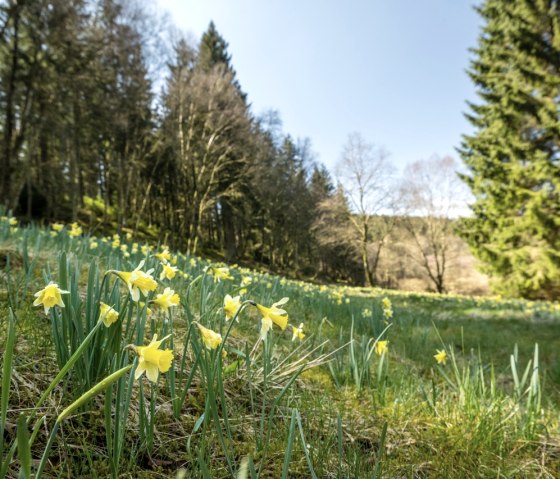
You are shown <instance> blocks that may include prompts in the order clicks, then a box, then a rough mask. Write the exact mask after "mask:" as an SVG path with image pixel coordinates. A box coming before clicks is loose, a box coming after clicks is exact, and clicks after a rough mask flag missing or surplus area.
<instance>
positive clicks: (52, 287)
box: [33, 281, 69, 314]
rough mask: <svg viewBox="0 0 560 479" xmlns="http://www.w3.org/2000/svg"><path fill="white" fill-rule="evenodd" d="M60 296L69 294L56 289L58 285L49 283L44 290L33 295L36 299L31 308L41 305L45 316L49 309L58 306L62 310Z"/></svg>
mask: <svg viewBox="0 0 560 479" xmlns="http://www.w3.org/2000/svg"><path fill="white" fill-rule="evenodd" d="M62 294H69V291H64V290H62V289H60V288H59V287H58V284H56V283H55V282H53V281H51V282H50V283H49V284H48V285H47V286H46V287H45V289H42V290H41V291H38V292H37V293H35V297H36V298H37V299H36V300H35V301H33V306H39V305H40V304H42V305H43V307H44V308H45V314H48V312H49V309H51V308H52V307H54V306H60V307H61V308H64V302H63V301H62V296H61V295H62Z"/></svg>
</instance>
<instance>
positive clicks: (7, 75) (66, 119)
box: [0, 0, 448, 290]
mask: <svg viewBox="0 0 560 479" xmlns="http://www.w3.org/2000/svg"><path fill="white" fill-rule="evenodd" d="M154 15H156V14H155V13H154V12H148V11H147V10H146V6H143V5H141V4H139V3H135V2H133V1H126V0H120V1H118V0H103V1H93V0H92V1H81V0H79V1H78V0H75V1H67V0H64V1H63V0H59V1H50V0H49V1H27V2H26V1H22V2H4V3H3V5H2V9H1V25H2V30H1V35H2V43H1V46H0V48H1V50H0V55H1V56H0V60H1V61H0V65H1V77H2V83H1V92H0V104H1V116H0V118H1V122H2V136H1V138H0V140H1V144H2V154H1V155H0V158H1V159H0V161H1V162H2V163H1V170H2V172H3V175H2V184H1V185H0V187H1V188H0V200H1V203H2V204H4V205H6V206H7V208H8V209H10V210H13V211H14V212H15V214H17V215H18V216H20V217H23V218H25V217H27V218H29V219H31V218H33V219H42V220H45V221H53V220H57V221H76V220H80V221H82V222H84V223H86V224H88V225H89V226H90V228H99V227H100V225H101V227H102V228H101V229H102V231H103V227H105V228H106V231H112V230H115V229H116V230H117V231H123V230H125V231H130V230H131V231H143V232H146V231H151V232H152V233H153V232H156V233H155V235H156V237H158V238H159V239H160V240H162V241H165V242H166V243H167V244H169V245H170V246H171V247H175V248H178V249H180V250H183V251H186V252H188V253H191V254H197V253H198V254H200V253H205V254H216V255H218V256H222V257H223V258H224V259H225V260H226V261H230V262H233V261H243V260H244V259H250V260H251V261H256V262H257V263H261V264H262V265H264V266H266V267H268V268H271V269H274V270H277V271H288V270H290V271H291V272H292V274H295V275H305V276H307V277H313V276H322V277H328V278H331V279H337V280H345V281H349V282H352V283H362V282H365V283H366V284H369V285H373V284H380V283H381V282H382V279H381V276H380V274H379V273H378V271H377V267H378V264H379V260H380V253H381V249H382V246H384V245H385V243H386V240H387V239H388V237H389V235H390V233H391V231H392V229H393V226H394V224H395V218H396V216H394V215H395V213H396V210H395V209H394V206H395V203H394V200H395V198H394V197H391V198H390V197H389V195H386V193H387V191H388V190H390V189H395V182H394V179H393V178H392V177H391V174H390V173H391V172H390V168H388V165H386V161H385V155H384V154H383V152H381V150H378V149H376V148H375V147H374V146H373V145H371V144H369V143H367V142H366V141H365V140H364V139H363V138H362V137H361V135H359V134H354V135H351V136H350V137H349V141H348V145H347V146H346V147H345V149H344V152H343V159H344V161H346V162H347V164H346V165H345V166H344V170H345V171H346V172H348V171H352V172H354V176H353V177H352V176H350V177H348V178H346V180H347V182H346V183H345V181H344V178H341V179H340V180H339V182H338V183H337V184H335V180H333V178H331V175H330V174H329V172H328V171H327V169H326V168H325V167H324V166H323V165H321V164H320V163H318V162H317V161H315V158H314V155H313V152H312V148H311V143H310V141H309V140H308V139H304V140H295V139H293V138H292V137H290V135H287V134H285V133H284V132H283V131H282V125H281V120H280V118H279V115H278V114H277V113H276V112H274V111H271V112H266V113H264V114H261V115H259V116H257V115H255V113H254V112H253V111H252V110H251V107H250V100H249V99H248V97H247V95H246V93H244V91H243V89H242V87H241V85H240V84H239V82H238V81H237V79H236V72H235V70H234V68H233V65H232V61H231V57H230V54H229V53H228V49H227V43H226V41H225V39H224V38H223V37H222V36H221V35H220V34H219V32H218V31H217V29H216V27H215V26H214V24H212V23H211V24H210V25H209V27H208V29H207V31H206V32H205V34H204V35H203V37H202V38H201V40H200V42H199V43H198V44H193V42H192V41H188V40H187V39H186V38H185V37H182V36H180V35H175V38H174V39H173V40H170V41H168V42H167V43H166V42H165V41H162V42H161V43H160V44H159V45H158V49H155V48H154V44H155V43H156V41H155V39H157V38H160V39H161V38H164V37H165V34H166V33H167V32H166V29H169V28H171V27H169V26H168V25H166V24H165V21H164V20H160V21H155V22H154ZM148 18H150V20H148ZM150 25H152V26H150ZM153 25H160V26H159V30H157V28H158V27H154V26H153ZM161 58H169V61H168V62H166V63H165V62H161ZM158 88H159V90H158ZM348 165H350V168H349V167H348ZM368 175H369V177H368ZM345 186H347V188H346V189H345ZM356 191H360V192H361V193H360V194H361V195H362V198H361V199H362V203H361V204H357V203H355V202H354V198H353V195H352V194H353V193H355V192H356ZM347 193H349V194H347ZM370 195H373V197H374V200H375V201H374V205H373V207H371V205H370V204H366V203H367V201H365V202H364V199H367V200H368V201H369V199H370ZM88 198H89V200H88ZM100 205H101V206H100ZM351 211H352V212H353V213H352V214H351ZM354 213H355V214H354ZM441 221H442V222H443V223H445V225H446V227H448V221H446V220H445V219H442V220H441ZM430 261H431V260H430ZM401 275H402V273H401ZM389 276H391V275H389ZM389 276H388V273H387V271H385V274H384V278H385V279H384V280H383V281H384V282H385V283H391V281H392V282H393V283H394V282H395V277H393V276H391V277H389ZM432 287H433V289H439V290H444V286H443V284H437V282H436V283H434V284H433V285H432Z"/></svg>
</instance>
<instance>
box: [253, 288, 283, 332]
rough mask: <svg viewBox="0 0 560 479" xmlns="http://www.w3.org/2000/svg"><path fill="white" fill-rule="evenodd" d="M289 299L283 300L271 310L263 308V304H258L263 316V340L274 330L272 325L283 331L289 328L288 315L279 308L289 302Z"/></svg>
mask: <svg viewBox="0 0 560 479" xmlns="http://www.w3.org/2000/svg"><path fill="white" fill-rule="evenodd" d="M288 300H289V298H282V299H281V300H280V301H277V302H276V303H274V304H273V305H272V306H271V307H270V308H267V307H266V306H263V305H262V304H257V309H258V310H259V313H261V316H262V322H261V338H263V339H264V338H265V337H266V335H267V334H268V331H270V329H272V323H275V324H276V325H277V326H279V327H280V328H281V329H282V331H284V330H285V329H286V326H288V313H287V312H286V311H285V310H283V309H280V308H279V307H278V306H282V305H283V304H286V303H287V302H288Z"/></svg>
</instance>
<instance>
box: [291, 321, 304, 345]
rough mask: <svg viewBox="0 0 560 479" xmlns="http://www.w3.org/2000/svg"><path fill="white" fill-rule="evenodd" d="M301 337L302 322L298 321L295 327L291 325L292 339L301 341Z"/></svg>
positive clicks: (302, 336) (302, 333) (302, 334)
mask: <svg viewBox="0 0 560 479" xmlns="http://www.w3.org/2000/svg"><path fill="white" fill-rule="evenodd" d="M303 338H305V333H304V332H303V323H300V325H299V326H298V327H297V328H296V327H295V326H292V341H295V340H296V339H299V340H301V341H303Z"/></svg>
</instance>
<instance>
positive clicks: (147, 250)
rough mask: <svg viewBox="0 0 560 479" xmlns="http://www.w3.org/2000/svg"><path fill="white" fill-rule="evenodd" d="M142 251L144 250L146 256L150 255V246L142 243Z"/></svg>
mask: <svg viewBox="0 0 560 479" xmlns="http://www.w3.org/2000/svg"><path fill="white" fill-rule="evenodd" d="M140 251H142V254H143V255H144V256H148V253H149V252H150V247H149V246H148V245H147V244H145V245H142V247H141V248H140Z"/></svg>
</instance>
